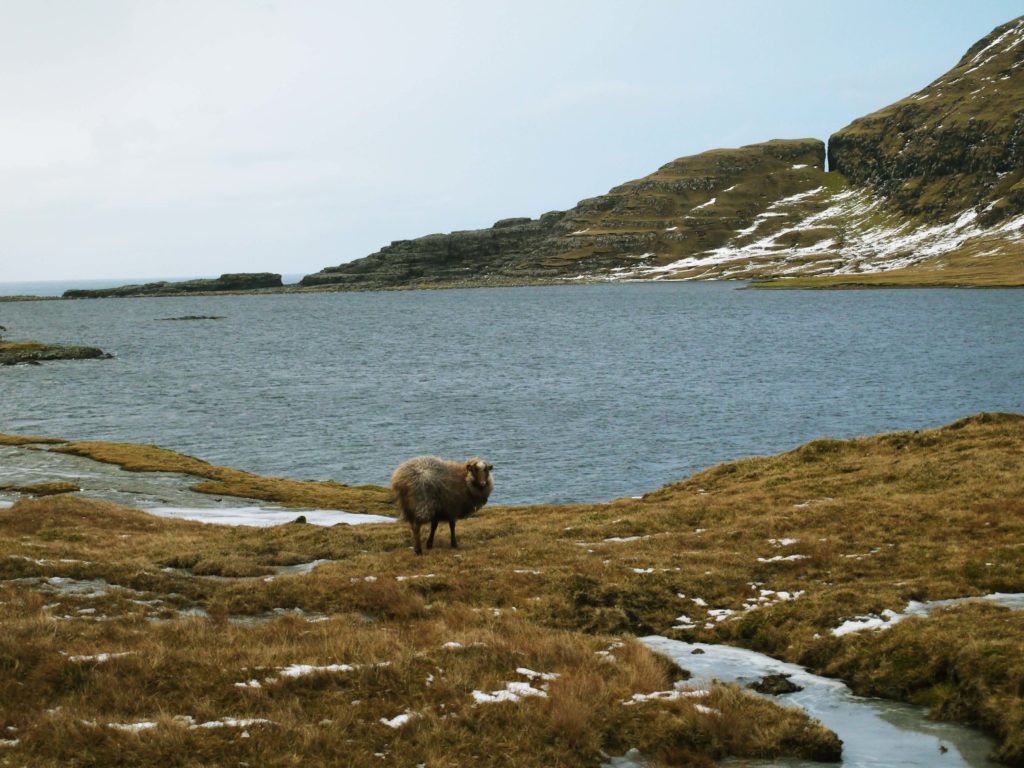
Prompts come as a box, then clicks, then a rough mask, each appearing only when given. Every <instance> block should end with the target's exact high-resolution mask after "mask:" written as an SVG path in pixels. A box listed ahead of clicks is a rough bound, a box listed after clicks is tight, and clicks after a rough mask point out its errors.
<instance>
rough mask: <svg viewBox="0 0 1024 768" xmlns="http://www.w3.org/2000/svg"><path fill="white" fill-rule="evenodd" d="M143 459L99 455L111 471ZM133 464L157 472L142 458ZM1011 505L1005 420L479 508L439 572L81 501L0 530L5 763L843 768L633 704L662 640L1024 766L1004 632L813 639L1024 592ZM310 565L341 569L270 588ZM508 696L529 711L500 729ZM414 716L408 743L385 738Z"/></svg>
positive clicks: (734, 703)
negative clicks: (657, 482) (804, 681)
mask: <svg viewBox="0 0 1024 768" xmlns="http://www.w3.org/2000/svg"><path fill="white" fill-rule="evenodd" d="M93 445H94V446H95V445H97V444H93ZM39 447H40V448H42V447H43V446H39ZM132 450H133V449H132V448H131V447H130V446H118V447H117V449H116V451H114V450H113V449H111V451H112V452H111V453H104V451H103V450H102V449H100V448H95V449H92V450H91V451H90V452H91V453H92V454H93V455H94V456H96V457H98V458H103V459H106V460H110V459H112V458H113V457H114V456H115V455H116V456H117V461H118V463H120V464H123V465H126V466H127V465H131V463H132V462H131V461H130V460H129V456H130V454H131V453H132ZM138 452H139V456H140V457H145V456H148V457H150V458H148V459H145V461H142V460H141V459H140V462H139V465H138V466H139V467H142V466H146V465H148V464H149V461H150V459H151V457H152V455H153V453H152V452H153V449H152V448H151V447H145V446H143V447H140V448H139V449H138ZM160 455H161V456H162V457H163V459H167V458H168V457H170V456H173V454H163V453H162V454H160ZM163 459H162V460H161V462H158V464H160V465H161V466H163V465H164V464H163V463H162V462H163ZM191 461H196V460H191ZM207 466H209V465H207ZM199 469H203V467H202V466H200V467H199ZM43 479H46V478H41V480H43ZM496 480H497V482H498V483H500V482H501V478H500V475H499V476H498V477H497V478H496ZM1021 499H1024V417H1021V416H1014V415H997V414H983V415H980V416H975V417H972V418H969V419H964V420H962V421H960V422H957V423H955V424H952V425H950V426H948V427H945V428H942V429H938V430H930V431H922V432H912V433H898V434H889V435H880V436H876V437H870V438H861V439H855V440H844V441H839V440H829V439H823V440H817V441H814V442H812V443H809V444H807V445H805V446H802V447H800V448H798V449H796V450H793V451H791V452H788V453H785V454H781V455H778V456H773V457H766V458H753V459H746V460H741V461H736V462H731V463H728V464H723V465H720V466H718V467H714V468H712V469H709V470H707V471H705V472H702V473H699V474H697V475H695V476H693V477H691V478H689V479H687V480H685V481H683V482H680V483H677V484H673V485H670V486H666V487H665V488H662V489H660V490H657V491H654V492H652V493H648V494H646V495H645V496H644V497H643V498H640V499H620V500H616V501H612V502H609V503H607V504H588V505H572V506H547V505H536V506H531V507H523V508H487V507H485V508H484V509H483V510H482V511H481V512H480V513H479V515H478V516H477V517H474V518H472V519H470V520H469V521H466V522H464V523H463V524H462V525H461V526H460V543H461V548H460V549H459V550H454V551H453V550H450V549H449V548H448V547H447V546H446V545H445V544H443V543H442V544H440V545H439V547H438V548H437V549H434V550H433V551H430V552H428V553H427V554H426V555H425V556H424V557H421V558H417V557H415V556H414V555H413V554H412V552H411V548H410V542H409V534H408V529H407V528H406V527H405V526H402V525H400V524H398V523H395V524H384V525H366V526H358V527H346V526H340V525H339V526H335V527H332V528H320V527H315V526H309V525H301V524H290V525H283V526H278V527H275V528H270V529H252V528H227V527H216V526H210V525H203V524H200V523H192V522H184V521H172V520H164V519H158V518H154V517H152V516H149V515H146V514H144V513H141V512H138V511H134V510H129V509H125V508H123V507H118V506H115V505H113V504H109V503H104V502H97V501H90V500H86V499H82V498H79V497H76V496H73V495H64V496H55V497H47V498H41V499H28V498H26V499H22V500H20V501H18V502H17V504H15V506H14V507H12V508H10V509H7V510H0V578H2V579H3V581H2V582H0V613H2V614H3V626H4V627H5V632H4V633H3V634H0V702H3V707H2V709H0V731H4V730H6V733H0V738H4V739H6V740H7V742H9V743H8V744H7V746H4V747H0V749H2V750H3V751H2V752H0V758H3V757H9V758H10V759H11V760H12V761H15V762H17V763H18V764H21V763H25V762H28V763H31V764H32V765H57V764H62V765H63V764H68V763H69V762H71V761H72V760H75V761H76V764H78V765H112V764H132V765H200V764H206V765H226V764H229V763H230V764H231V765H237V764H238V763H239V762H248V763H249V764H251V765H284V764H293V763H292V760H293V758H292V755H293V754H297V755H301V756H302V762H303V764H307V765H336V764H351V765H366V764H376V763H377V761H378V759H379V757H378V756H379V755H382V756H383V758H384V759H383V764H397V765H415V764H418V763H422V762H425V763H427V764H428V765H431V766H433V765H464V764H467V763H468V762H471V761H472V760H474V759H480V758H481V756H486V759H487V760H488V761H489V762H490V763H491V764H496V765H578V764H590V765H597V764H599V763H600V762H601V760H602V759H603V758H602V754H621V753H623V752H625V751H626V750H627V749H629V748H631V747H638V748H640V749H641V750H642V751H643V752H644V753H645V754H647V755H649V756H651V757H653V758H655V759H658V760H661V761H664V762H668V763H674V764H687V765H702V764H710V763H709V762H708V761H710V760H712V759H716V758H719V757H722V756H725V755H780V754H802V755H814V756H817V757H827V756H829V755H834V751H835V746H836V745H835V742H834V739H833V738H832V737H830V735H829V734H828V733H827V732H825V731H824V730H823V729H821V728H818V727H815V726H813V725H812V724H810V723H808V722H807V721H806V719H805V718H803V717H802V716H800V715H799V714H796V713H794V712H792V711H789V710H783V709H779V708H777V707H775V706H772V705H771V704H770V703H767V702H765V701H763V700H759V699H755V698H752V697H751V696H750V694H747V693H744V692H741V691H739V690H736V689H733V688H718V689H716V690H715V691H713V692H712V693H711V694H710V695H709V696H707V697H702V698H697V697H686V696H677V697H676V698H675V699H674V700H667V699H662V700H651V701H645V702H640V703H635V704H629V705H626V704H624V703H623V702H627V701H634V700H633V698H632V697H633V695H634V694H636V693H649V692H654V691H669V690H673V686H674V684H675V683H677V682H679V681H681V680H683V679H684V678H685V677H686V674H685V672H683V671H681V670H679V669H676V668H674V667H673V666H672V665H671V664H669V663H667V662H665V661H663V660H660V659H659V658H658V657H656V656H654V655H653V654H651V653H650V652H648V651H647V650H646V649H644V648H643V647H642V646H640V645H639V644H638V643H636V642H635V641H634V640H632V639H631V638H632V636H634V635H639V634H644V633H651V632H657V633H664V634H667V635H669V636H675V637H679V638H685V639H690V640H702V641H707V642H725V643H732V644H737V645H742V646H745V647H750V648H754V649H757V650H760V651H763V652H767V653H770V654H772V655H774V656H776V657H778V658H782V659H785V660H789V661H796V662H799V663H801V664H804V665H807V666H809V667H810V668H812V669H813V670H816V671H819V672H823V673H825V674H831V675H838V676H841V677H843V678H845V679H847V680H849V681H850V682H851V684H852V685H853V687H854V688H855V689H856V690H858V691H860V692H862V693H873V694H877V695H882V696H889V697H895V698H900V699H906V700H911V701H916V702H919V703H923V704H927V705H929V706H931V707H932V708H933V712H934V714H935V715H936V716H937V717H943V718H950V719H955V720H959V721H963V722H967V723H971V724H975V725H978V726H980V727H982V728H985V729H986V730H988V731H990V732H992V733H993V734H995V735H996V736H997V738H999V740H1000V748H999V749H1000V751H999V757H1000V759H1002V760H1004V761H1006V762H1008V763H1009V764H1014V765H1022V764H1024V698H1022V695H1021V691H1022V690H1024V616H1022V615H1021V614H1020V613H1014V612H1012V611H1009V610H1007V609H1005V608H1000V607H998V606H995V605H990V604H969V605H964V606H959V607H954V608H949V609H946V610H943V611H939V612H936V613H934V614H932V615H931V616H930V617H928V618H925V619H908V620H906V621H904V622H902V623H900V624H899V625H897V626H896V627H895V628H893V629H891V630H888V631H878V632H861V633H854V634H849V635H844V636H841V637H837V636H833V635H832V633H831V630H832V629H833V628H835V627H837V626H839V625H840V624H841V623H842V622H843V621H845V620H847V619H850V618H853V617H858V616H863V615H869V614H880V613H881V612H882V611H883V610H885V609H892V610H896V611H901V610H903V609H904V608H905V606H906V605H907V602H908V601H910V600H932V599H943V598H952V597H963V596H969V595H981V594H986V593H990V592H994V591H1002V592H1021V591H1024V558H1022V557H1021V546H1022V545H1021V542H1024V504H1022V502H1021ZM283 500H287V499H283ZM318 559H324V560H328V561H330V562H326V563H323V564H321V565H319V567H317V568H316V569H315V570H312V572H309V573H287V572H281V570H280V566H287V565H295V564H300V563H309V562H311V561H314V560H318ZM63 580H70V581H63ZM782 593H786V594H785V595H783V594H782ZM786 598H789V599H786ZM683 615H685V616H686V617H687V618H688V619H689V621H688V622H682V621H681V618H680V617H681V616H683ZM683 624H691V625H692V627H691V628H685V629H681V628H676V629H674V628H673V627H680V626H682V625H683ZM99 654H109V655H107V656H100V655H99ZM294 665H309V666H310V667H319V669H307V668H303V667H297V666H294ZM332 665H333V666H332ZM537 673H544V674H545V675H548V677H547V678H544V677H541V676H540V675H539V674H537ZM550 674H556V675H558V677H557V678H556V677H551V676H550ZM511 683H520V684H529V685H530V687H531V688H532V689H533V691H532V694H531V692H530V691H527V690H526V688H524V687H523V686H522V685H518V686H517V685H512V686H511V687H509V684H511ZM680 685H681V686H683V687H685V684H683V683H681V684H680ZM510 690H511V691H515V690H519V691H520V692H526V693H527V694H530V695H526V696H524V697H523V698H521V699H520V700H518V701H512V702H510V701H507V702H504V703H488V701H489V697H490V698H491V699H493V698H500V697H509V696H510V694H508V693H504V694H500V695H498V696H495V695H494V694H495V692H497V691H506V692H507V691H510ZM474 691H477V692H480V693H479V695H477V696H474ZM698 705H699V706H698ZM404 714H408V715H409V718H408V720H407V722H404V724H403V722H402V720H399V721H397V723H396V724H397V725H398V727H396V728H392V727H390V726H389V725H387V724H385V723H383V722H382V719H383V720H387V721H391V722H396V721H394V720H393V719H394V718H396V717H398V716H401V715H404ZM223 718H235V720H234V721H229V722H227V723H225V721H224V720H223ZM240 721H249V722H240ZM264 721H270V722H264ZM751 722H757V723H759V727H758V728H756V729H752V728H750V727H749V723H751ZM139 723H152V725H138V724H139ZM210 723H220V724H219V725H210ZM131 724H134V725H131ZM204 724H205V727H198V726H201V725H204ZM129 726H131V727H132V728H135V729H137V730H125V728H127V727H129ZM375 755H378V756H375Z"/></svg>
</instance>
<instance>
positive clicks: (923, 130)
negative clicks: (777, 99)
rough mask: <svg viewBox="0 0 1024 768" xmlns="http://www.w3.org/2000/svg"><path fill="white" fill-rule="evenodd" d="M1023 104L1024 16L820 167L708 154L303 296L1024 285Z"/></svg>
mask: <svg viewBox="0 0 1024 768" xmlns="http://www.w3.org/2000/svg"><path fill="white" fill-rule="evenodd" d="M1022 96H1024V17H1021V18H1020V19H1016V20H1014V21H1012V22H1010V23H1008V24H1005V25H1003V26H1001V27H999V28H998V29H996V30H994V31H993V32H992V33H991V34H989V35H988V36H986V37H985V38H984V39H983V40H981V41H979V42H978V43H977V44H975V45H974V46H973V47H972V48H971V49H970V50H969V51H968V52H967V54H966V55H965V56H964V57H963V58H962V59H961V60H960V62H959V63H958V64H957V66H956V67H954V68H953V69H952V70H951V71H950V72H948V73H947V74H945V75H943V76H942V77H940V78H939V79H937V80H936V81H935V82H933V83H932V84H931V85H929V86H927V87H926V88H924V89H923V90H921V91H918V92H917V93H915V94H912V95H911V96H908V97H907V98H906V99H903V100H901V101H899V102H897V103H895V104H892V105H890V106H888V107H886V108H884V109H881V110H879V111H877V112H875V113H873V114H870V115H867V116H865V117H863V118H860V119H858V120H856V121H854V122H853V123H852V124H851V125H849V126H848V127H846V128H844V129H843V130H841V131H839V132H837V133H836V134H834V135H833V136H832V137H831V138H830V139H829V143H828V157H829V171H828V172H826V171H825V165H824V160H825V147H824V144H823V143H822V142H820V141H817V140H815V139H803V140H791V141H784V140H777V141H770V142H766V143H764V144H754V145H750V146H746V147H740V148H739V149H718V150H712V151H710V152H704V153H701V154H699V155H694V156H692V157H684V158H680V159H678V160H674V161H673V162H671V163H668V164H667V165H665V166H663V167H662V168H660V169H658V170H657V171H656V172H654V173H652V174H651V175H649V176H646V177H644V178H642V179H637V180H635V181H631V182H627V183H625V184H622V185H621V186H618V187H616V188H614V189H612V190H611V191H610V192H608V193H607V194H605V195H601V196H599V197H595V198H590V199H587V200H583V201H581V202H580V203H578V204H577V205H576V206H575V207H574V208H572V209H570V210H568V211H553V212H551V213H547V214H544V215H543V216H541V217H540V218H539V219H536V220H534V219H524V218H518V219H505V220H503V221H499V222H498V223H496V224H495V225H494V226H493V227H491V228H489V229H482V230H473V231H466V232H452V233H450V234H438V235H429V236H427V237H421V238H417V239H414V240H401V241H397V242H394V243H392V244H391V245H389V246H387V247H385V248H382V249H381V250H380V251H378V252H377V253H374V254H371V255H370V256H367V257H365V258H363V259H359V260H357V261H353V262H350V263H347V264H340V265H338V266H334V267H328V268H326V269H324V270H321V271H320V272H318V273H316V274H313V275H309V276H307V277H306V278H304V279H303V281H302V284H303V285H306V286H325V285H326V286H335V287H338V288H387V287H415V286H420V285H432V284H444V285H455V284H458V285H473V284H481V285H487V284H495V283H498V282H502V281H506V282H509V281H511V282H515V281H522V282H527V281H531V280H547V281H550V280H559V279H580V278H583V279H606V280H619V279H655V280H657V279H716V278H745V279H750V278H766V277H775V278H780V277H781V278H787V277H808V276H810V277H816V276H846V277H848V278H850V279H851V280H852V281H856V280H858V279H860V277H863V276H871V277H877V276H878V275H879V274H880V273H885V275H886V276H887V278H888V277H890V276H891V277H892V280H893V283H894V284H898V283H899V281H900V280H902V281H904V282H911V283H913V282H924V283H947V284H949V283H952V284H960V283H967V284H1004V285H1005V284H1020V285H1024V99H1022ZM865 282H867V281H865ZM876 282H880V281H876Z"/></svg>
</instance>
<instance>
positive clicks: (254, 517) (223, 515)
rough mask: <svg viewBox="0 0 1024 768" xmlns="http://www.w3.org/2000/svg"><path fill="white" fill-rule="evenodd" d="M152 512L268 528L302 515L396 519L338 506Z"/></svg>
mask: <svg viewBox="0 0 1024 768" xmlns="http://www.w3.org/2000/svg"><path fill="white" fill-rule="evenodd" d="M143 511H144V512H148V513H149V514H151V515H156V516H158V517H171V518H176V519H179V520H198V521H199V522H201V523H213V524H215V525H251V526H255V527H258V528H265V527H268V526H271V525H281V524H283V523H290V522H292V521H294V520H295V518H297V517H299V516H300V515H301V516H303V517H305V518H306V522H307V523H311V524H313V525H323V526H329V525H338V524H339V523H343V524H345V525H362V524H364V523H393V522H395V518H393V517H386V516H384V515H363V514H358V513H355V512H342V511H340V510H336V509H281V508H275V507H220V508H217V507H206V508H196V507H150V508H149V509H144V510H143Z"/></svg>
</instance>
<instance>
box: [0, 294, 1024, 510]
mask: <svg viewBox="0 0 1024 768" xmlns="http://www.w3.org/2000/svg"><path fill="white" fill-rule="evenodd" d="M737 287H738V286H737V285H736V284H724V283H661V284H624V285H593V286H565V287H541V288H512V289H479V290H459V291H412V292H394V293H360V294H306V295H277V296H237V297H232V296H226V297H192V298H166V299H107V300H93V301H50V302H30V303H0V325H4V326H6V327H7V329H8V330H7V335H8V336H9V337H10V338H15V339H19V338H20V339H37V340H42V341H53V342H65V343H77V344H89V345H94V346H99V347H102V348H103V349H104V350H106V351H108V352H111V353H113V354H114V355H115V356H116V357H115V359H113V360H97V361H74V362H62V363H50V364H46V365H42V366H15V367H7V368H0V432H13V433H24V434H37V435H46V436H57V437H67V438H73V439H104V440H125V441H132V442H145V443H155V444H158V445H161V446H164V447H167V448H171V449H174V450H177V451H182V452H184V453H188V454H192V455H196V456H199V457H201V458H204V459H207V460H209V461H212V462H214V463H223V464H230V465H232V466H236V467H240V468H243V469H247V470H251V471H254V472H258V473H261V474H275V475H283V476H288V477H293V478H301V479H307V478H309V479H335V480H339V481H342V482H347V483H378V484H386V483H387V481H388V478H389V476H390V473H391V470H392V469H393V468H394V467H395V466H396V465H397V464H398V463H399V462H401V461H402V460H404V459H406V458H408V457H410V456H413V455H415V454H419V453H436V454H440V455H444V456H449V457H453V458H465V457H468V456H470V455H474V454H479V455H481V456H483V457H485V458H486V459H487V460H488V461H491V462H492V463H494V464H495V465H496V469H495V482H496V489H495V492H494V496H493V497H492V499H493V501H494V502H495V503H520V502H538V501H550V502H565V501H593V500H602V499H610V498H614V497H618V496H624V495H638V494H641V493H643V492H645V491H648V490H652V489H654V488H657V487H658V486H660V485H663V484H665V483H667V482H671V481H674V480H679V479H682V478H683V477H686V476H687V475H689V474H691V473H693V472H694V471H696V470H699V469H703V468H705V467H708V466H710V465H713V464H716V463H718V462H721V461H725V460H728V459H734V458H739V457H743V456H749V455H754V454H766V453H774V452H777V451H782V450H788V449H791V448H794V447H796V446H798V445H800V444H801V443H803V442H806V441H807V440H811V439H814V438H817V437H823V436H833V437H847V436H854V435H865V434H872V433H876V432H882V431H891V430H903V429H918V428H926V427H935V426H940V425H942V424H945V423H948V422H951V421H954V420H956V419H958V418H960V417H962V416H967V415H970V414H973V413H977V412H978V411H982V410H1002V411H1017V412H1024V333H1021V329H1022V322H1021V321H1022V318H1024V291H1017V290H965V289H960V290H953V289H951V290H942V289H932V290H889V291H885V290H882V291H826V292H812V291H783V292H771V291H755V290H737ZM185 315H219V316H223V319H220V320H193V321H170V320H165V319H164V318H173V317H181V316H185Z"/></svg>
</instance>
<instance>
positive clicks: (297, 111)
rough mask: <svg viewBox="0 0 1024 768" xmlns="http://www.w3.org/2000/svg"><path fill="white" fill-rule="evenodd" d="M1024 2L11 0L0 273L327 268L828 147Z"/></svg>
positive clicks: (1, 22)
mask: <svg viewBox="0 0 1024 768" xmlns="http://www.w3.org/2000/svg"><path fill="white" fill-rule="evenodd" d="M1021 13H1024V4H1022V3H1021V2H1019V0H1018V1H1017V2H1009V1H1008V0H985V1H979V2H974V3H966V2H961V1H959V0H957V1H955V2H954V1H952V0H951V1H949V2H943V1H941V0H930V2H928V3H918V2H909V0H903V1H901V0H886V1H885V2H879V1H878V0H863V1H862V2H858V3H838V2H825V1H824V0H815V1H814V2H807V1H804V0H779V2H773V3H765V2H761V0H719V1H718V2H716V3H713V4H712V3H708V2H704V1H703V0H701V1H698V0H677V2H667V1H665V2H659V1H656V0H637V2H630V3H625V2H619V1H616V2H611V1H610V0H609V1H604V0H579V1H578V2H570V1H568V0H566V1H564V2H559V0H545V1H544V2H540V1H534V0H515V2H512V1H508V2H504V1H501V0H496V1H494V2H485V3H484V2H470V1H466V2H462V1H452V2H413V1H410V2H398V1H397V0H395V1H393V2H388V1H387V0H380V1H378V2H374V3H362V2H359V3H357V2H345V1H343V0H334V1H332V2H327V1H317V0H294V2H289V1H288V0H280V1H279V2H270V1H265V2H257V1H256V0H0V72H2V73H3V75H2V77H0V282H7V281H18V280H46V279H54V280H68V279H93V278H96V279H98V278H121V277H123V278H126V279H134V278H149V277H173V276H179V275H216V274H220V273H221V272H234V271H272V272H281V273H285V274H293V273H308V272H314V271H316V270H318V269H320V268H322V267H324V266H328V265H333V264H338V263H340V262H343V261H349V260H351V259H354V258H358V257H360V256H365V255H366V254H368V253H371V252H373V251H376V250H377V249H379V248H380V247H381V246H383V245H386V244H387V243H388V242H390V241H391V240H396V239H402V238H409V237H417V236H419V235H425V234H429V233H432V232H447V231H451V230H455V229H469V228H477V227H485V226H489V225H490V224H492V223H493V222H494V221H495V220H497V219H499V218H505V217H509V216H537V215H539V214H541V213H543V212H545V211H547V210H551V209H565V208H568V207H571V206H572V205H574V204H575V203H576V202H577V201H578V200H580V199H582V198H584V197H591V196H593V195H597V194H601V193H604V192H606V191H607V190H608V189H609V188H611V187H612V186H615V185H616V184H619V183H621V182H623V181H626V180H628V179H631V178H636V177H638V176H642V175H645V174H647V173H650V172H652V171H653V170H655V169H656V168H657V167H659V166H660V165H663V164H664V163H666V162H668V161H670V160H672V159H674V158H676V157H679V156H682V155H688V154H694V153H697V152H701V151H703V150H706V149H711V148H713V147H720V146H739V145H741V144H747V143H751V142H756V141H764V140H767V139H772V138H800V137H805V136H814V137H818V138H821V139H826V138H827V136H828V134H829V133H831V132H833V131H835V130H838V129H839V128H842V127H843V126H844V125H846V124H847V123H849V122H850V120H852V119H854V118H855V117H858V116H860V115H862V114H865V113H867V112H870V111H872V110H874V109H878V108H880V107H882V106H884V105H885V104H887V103H890V102H892V101H894V100H896V99H899V98H902V97H903V96H905V95H907V94H908V93H910V92H912V91H914V90H917V89H918V88H920V87H922V86H924V85H926V84H927V83H928V82H930V81H931V80H933V79H934V78H936V77H938V76H939V75H940V74H942V73H943V72H945V71H946V70H947V69H949V68H950V67H951V66H952V65H953V64H954V63H955V62H956V61H957V60H958V59H959V58H960V56H961V55H962V54H963V53H964V52H965V51H966V50H967V48H968V47H969V46H970V45H971V44H973V43H974V42H975V41H976V40H977V39H979V38H980V37H982V36H984V35H985V34H987V33H988V32H989V31H991V29H992V28H993V27H995V26H997V25H999V24H1001V23H1003V22H1005V21H1008V20H1010V19H1011V18H1013V17H1014V16H1016V15H1019V14H1021Z"/></svg>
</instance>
